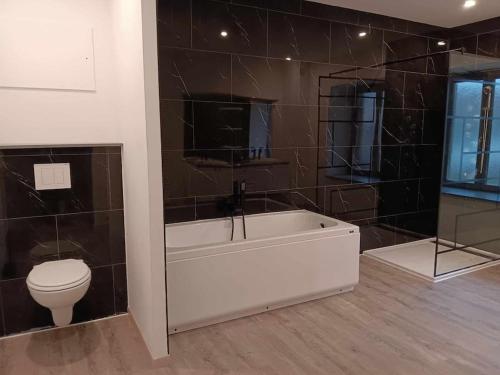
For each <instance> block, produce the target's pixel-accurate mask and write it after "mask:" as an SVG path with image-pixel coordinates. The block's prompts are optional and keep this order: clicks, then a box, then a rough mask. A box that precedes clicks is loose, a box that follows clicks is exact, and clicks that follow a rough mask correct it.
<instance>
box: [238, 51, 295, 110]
mask: <svg viewBox="0 0 500 375" xmlns="http://www.w3.org/2000/svg"><path fill="white" fill-rule="evenodd" d="M232 77H233V81H232V90H233V96H234V97H235V100H236V101H238V100H242V98H243V99H244V100H245V101H246V100H248V99H249V98H250V99H256V100H263V101H272V102H273V103H276V104H302V102H301V98H300V63H299V62H298V61H286V60H277V59H264V58H259V57H246V56H233V59H232Z"/></svg>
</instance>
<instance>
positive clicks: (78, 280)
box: [26, 259, 91, 327]
mask: <svg viewBox="0 0 500 375" xmlns="http://www.w3.org/2000/svg"><path fill="white" fill-rule="evenodd" d="M90 279H91V272H90V268H89V267H88V266H87V265H86V264H85V263H84V262H83V260H79V259H65V260H56V261H52V262H45V263H42V264H39V265H37V266H35V267H33V269H32V270H31V272H30V273H29V275H28V278H27V279H26V284H27V285H28V289H29V291H30V294H31V296H32V297H33V299H34V300H35V301H36V302H38V303H39V304H40V305H42V306H44V307H47V308H49V309H50V310H51V311H52V319H53V320H54V323H55V325H56V326H58V327H63V326H66V325H68V324H69V323H71V319H72V317H73V305H74V304H75V303H77V302H78V301H79V300H80V299H82V297H83V296H84V295H85V293H87V290H88V289H89V285H90Z"/></svg>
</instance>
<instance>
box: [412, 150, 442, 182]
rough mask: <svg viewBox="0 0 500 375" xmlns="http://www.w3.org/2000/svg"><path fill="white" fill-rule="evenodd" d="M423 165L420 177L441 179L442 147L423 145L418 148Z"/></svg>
mask: <svg viewBox="0 0 500 375" xmlns="http://www.w3.org/2000/svg"><path fill="white" fill-rule="evenodd" d="M418 152H419V159H420V164H421V170H420V177H427V178H434V179H439V178H441V166H442V162H443V153H442V146H441V145H436V146H434V145H422V146H419V147H418Z"/></svg>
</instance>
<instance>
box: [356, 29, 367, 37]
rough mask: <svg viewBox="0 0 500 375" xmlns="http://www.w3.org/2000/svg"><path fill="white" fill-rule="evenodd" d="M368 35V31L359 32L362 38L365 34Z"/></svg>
mask: <svg viewBox="0 0 500 375" xmlns="http://www.w3.org/2000/svg"><path fill="white" fill-rule="evenodd" d="M367 35H368V34H367V33H366V31H361V32H360V33H359V34H358V36H359V37H360V38H364V37H365V36H367Z"/></svg>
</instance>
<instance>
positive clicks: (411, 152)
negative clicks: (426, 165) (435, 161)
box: [399, 146, 422, 179]
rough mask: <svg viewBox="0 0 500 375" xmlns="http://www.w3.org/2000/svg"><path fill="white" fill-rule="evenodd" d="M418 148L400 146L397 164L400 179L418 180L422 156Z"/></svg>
mask: <svg viewBox="0 0 500 375" xmlns="http://www.w3.org/2000/svg"><path fill="white" fill-rule="evenodd" d="M420 151H421V150H420V148H419V147H418V146H402V147H401V160H400V163H399V177H400V178H401V179H408V178H419V177H420V174H421V170H422V165H421V163H422V160H421V157H422V154H421V152H420Z"/></svg>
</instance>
